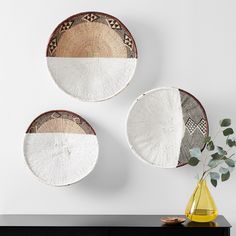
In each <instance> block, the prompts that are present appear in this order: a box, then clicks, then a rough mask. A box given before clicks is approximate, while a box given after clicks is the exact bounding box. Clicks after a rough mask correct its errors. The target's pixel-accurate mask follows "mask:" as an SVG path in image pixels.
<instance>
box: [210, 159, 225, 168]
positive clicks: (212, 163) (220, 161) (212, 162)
mask: <svg viewBox="0 0 236 236" xmlns="http://www.w3.org/2000/svg"><path fill="white" fill-rule="evenodd" d="M222 162H223V161H222V160H214V159H211V160H210V161H209V163H208V166H209V167H211V168H215V167H217V166H218V165H219V164H221V163H222Z"/></svg>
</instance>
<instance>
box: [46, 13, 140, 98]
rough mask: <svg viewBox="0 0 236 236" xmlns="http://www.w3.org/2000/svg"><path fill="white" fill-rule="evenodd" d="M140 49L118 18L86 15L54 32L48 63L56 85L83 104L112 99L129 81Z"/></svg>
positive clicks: (81, 15)
mask: <svg viewBox="0 0 236 236" xmlns="http://www.w3.org/2000/svg"><path fill="white" fill-rule="evenodd" d="M136 62H137V48H136V45H135V41H134V39H133V37H132V35H131V34H130V32H129V31H128V29H127V28H126V27H125V26H124V25H123V24H122V23H121V21H120V20H118V19H117V18H115V17H113V16H111V15H108V14H104V13H100V12H84V13H80V14H77V15H74V16H71V17H69V18H68V19H66V20H65V21H63V22H62V23H60V24H59V25H58V26H57V28H56V29H55V30H54V32H53V33H52V35H51V37H50V40H49V43H48V46H47V63H48V68H49V70H50V72H51V75H52V77H53V78H54V80H55V82H56V83H57V85H58V86H59V87H60V88H61V89H62V90H64V91H65V92H66V93H68V94H70V95H72V96H74V97H76V98H78V99H80V100H82V101H102V100H106V99H109V98H111V97H113V96H114V95H116V94H118V93H119V92H120V91H121V90H123V89H124V88H125V87H126V86H127V85H128V83H129V82H130V80H131V78H132V76H133V74H134V71H135V67H136Z"/></svg>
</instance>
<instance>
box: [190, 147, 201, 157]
mask: <svg viewBox="0 0 236 236" xmlns="http://www.w3.org/2000/svg"><path fill="white" fill-rule="evenodd" d="M189 152H190V156H191V157H196V158H200V157H201V155H202V152H201V149H200V148H198V147H197V148H192V149H190V150H189Z"/></svg>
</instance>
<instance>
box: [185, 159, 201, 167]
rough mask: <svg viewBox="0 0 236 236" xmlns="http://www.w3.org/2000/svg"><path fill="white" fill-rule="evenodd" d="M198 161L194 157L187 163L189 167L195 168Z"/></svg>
mask: <svg viewBox="0 0 236 236" xmlns="http://www.w3.org/2000/svg"><path fill="white" fill-rule="evenodd" d="M199 162H200V161H199V160H198V159H197V158H196V157H191V158H190V159H189V161H188V164H189V165H190V166H196V165H197V164H198V163H199Z"/></svg>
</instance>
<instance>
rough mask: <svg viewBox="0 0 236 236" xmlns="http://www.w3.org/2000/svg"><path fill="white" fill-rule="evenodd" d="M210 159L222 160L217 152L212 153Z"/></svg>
mask: <svg viewBox="0 0 236 236" xmlns="http://www.w3.org/2000/svg"><path fill="white" fill-rule="evenodd" d="M211 157H212V158H213V159H214V160H220V159H221V158H222V155H220V154H219V153H218V152H216V153H213V154H212V155H211Z"/></svg>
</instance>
